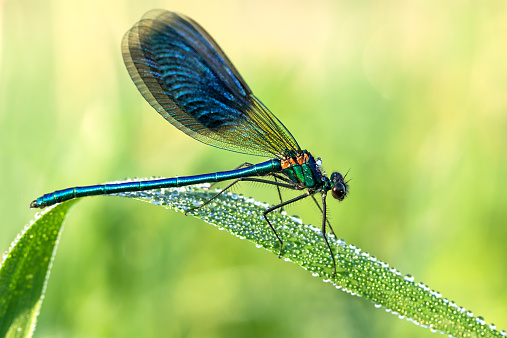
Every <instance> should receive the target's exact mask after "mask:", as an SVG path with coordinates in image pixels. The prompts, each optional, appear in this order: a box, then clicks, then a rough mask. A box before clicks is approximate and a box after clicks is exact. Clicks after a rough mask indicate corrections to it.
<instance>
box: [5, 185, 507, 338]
mask: <svg viewBox="0 0 507 338" xmlns="http://www.w3.org/2000/svg"><path fill="white" fill-rule="evenodd" d="M216 192H217V191H214V190H213V191H212V190H209V189H205V188H204V187H203V186H190V187H183V188H173V189H161V190H153V191H144V192H135V193H123V194H118V195H119V196H125V197H130V198H135V199H139V200H141V201H145V202H149V203H152V204H156V205H161V206H163V207H165V208H171V209H175V210H177V211H181V212H185V211H187V212H188V211H190V209H192V208H194V207H196V206H199V205H200V204H201V203H203V202H204V201H207V200H209V199H210V198H211V197H213V196H214V195H215V194H216ZM71 205H72V202H70V203H69V202H66V203H63V204H60V205H57V206H56V207H54V208H50V209H48V210H45V211H44V213H43V215H42V216H41V217H40V218H39V219H38V220H37V221H36V222H34V223H33V224H32V225H30V226H29V227H27V229H25V231H24V232H23V233H22V234H21V235H20V236H18V238H17V239H16V240H15V241H14V243H13V245H12V246H11V249H10V250H9V252H8V253H7V254H6V256H5V257H4V262H3V264H2V266H1V267H0V301H1V303H0V335H5V334H6V335H8V336H13V337H17V336H29V335H31V334H32V333H33V330H34V328H35V321H36V318H37V314H38V311H39V309H40V306H41V303H42V297H43V294H44V289H45V283H47V278H48V275H49V269H50V267H51V261H52V258H53V256H54V252H55V249H56V245H57V243H58V238H59V234H60V232H61V225H62V222H63V220H64V218H65V216H66V213H67V212H68V210H69V208H70V206H71ZM267 207H268V205H267V204H263V203H260V202H258V201H255V200H253V199H249V198H245V197H243V196H241V195H237V194H231V193H224V194H222V195H220V196H219V197H217V198H216V199H215V200H214V201H213V202H211V203H210V204H208V205H206V206H204V207H203V208H200V209H194V210H192V211H190V212H189V213H190V214H192V215H194V216H196V217H198V218H201V219H203V220H204V221H206V222H207V223H210V224H212V225H214V226H216V227H218V228H219V229H220V230H226V231H227V232H229V233H231V234H233V235H235V236H237V237H240V238H242V239H248V240H249V241H251V242H253V243H255V244H256V245H257V246H258V247H262V248H265V249H267V250H269V251H272V252H273V253H274V254H275V255H278V252H279V249H280V248H279V242H278V240H277V239H276V237H275V235H274V234H273V232H272V231H271V229H270V228H269V226H268V225H267V223H266V222H265V221H264V219H263V212H264V210H265V209H266V208H267ZM268 217H270V219H271V221H272V223H273V226H274V227H275V228H276V229H277V232H278V234H279V236H280V237H281V238H282V240H283V241H284V247H283V254H282V255H283V258H284V259H285V260H286V261H292V262H294V263H295V264H298V265H300V266H301V267H303V268H304V269H306V270H308V271H310V272H311V273H312V274H313V275H314V276H316V277H321V278H323V279H324V281H326V282H328V283H330V284H331V285H334V286H335V287H336V289H338V290H343V291H345V292H347V293H349V294H351V295H354V296H358V297H362V298H365V299H369V300H370V301H372V303H373V304H374V305H375V307H378V308H384V309H385V310H386V311H388V312H390V313H393V314H395V315H397V316H398V317H399V318H402V319H407V320H409V321H411V322H413V323H415V324H417V325H420V326H421V327H424V328H428V329H430V330H431V331H433V332H441V333H445V334H447V335H449V336H454V337H505V336H506V334H505V331H502V332H500V331H497V330H496V327H495V326H494V325H493V324H489V325H488V324H486V322H485V321H484V319H483V318H481V317H476V316H474V315H473V314H472V312H470V311H466V310H465V309H464V308H463V307H459V306H457V305H456V304H455V303H454V302H452V301H449V300H447V299H446V298H444V297H443V296H442V295H441V294H440V293H438V292H435V291H432V290H431V289H430V288H429V287H427V286H425V285H424V284H422V283H416V282H414V278H413V277H411V276H409V275H406V276H404V275H402V274H401V273H400V272H398V271H397V270H396V269H394V268H391V267H389V265H388V264H386V263H383V262H381V261H380V260H378V259H376V258H375V257H374V256H371V255H370V254H368V253H366V252H363V251H362V250H361V249H359V248H357V247H355V246H354V245H350V244H346V243H345V241H343V240H340V239H337V238H334V236H332V235H330V236H329V241H330V243H331V246H332V248H333V250H334V255H335V258H336V263H337V267H336V268H337V274H336V276H334V275H333V264H332V259H331V256H330V253H329V251H328V248H327V246H326V244H325V241H324V239H323V237H322V234H321V232H320V229H319V228H317V227H314V226H312V225H307V224H304V223H303V222H302V221H301V220H300V219H299V218H297V217H293V216H288V215H286V214H285V213H282V214H280V213H273V214H271V215H269V216H268ZM275 257H276V256H275Z"/></svg>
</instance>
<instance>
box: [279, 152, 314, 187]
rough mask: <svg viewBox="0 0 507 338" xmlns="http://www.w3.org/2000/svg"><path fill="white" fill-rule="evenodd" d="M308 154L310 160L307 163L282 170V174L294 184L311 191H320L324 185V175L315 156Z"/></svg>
mask: <svg viewBox="0 0 507 338" xmlns="http://www.w3.org/2000/svg"><path fill="white" fill-rule="evenodd" d="M304 152H306V151H304ZM307 154H308V155H309V158H308V160H307V161H306V162H305V163H303V164H294V165H292V166H291V167H289V168H285V169H282V172H283V173H284V174H285V175H287V177H288V178H289V179H290V180H291V181H293V182H294V183H298V184H301V185H303V186H304V187H306V188H309V189H318V188H320V187H321V186H322V185H323V184H324V182H323V177H322V173H321V171H320V169H319V167H318V165H317V163H316V162H315V159H314V158H313V156H312V155H311V154H310V153H307Z"/></svg>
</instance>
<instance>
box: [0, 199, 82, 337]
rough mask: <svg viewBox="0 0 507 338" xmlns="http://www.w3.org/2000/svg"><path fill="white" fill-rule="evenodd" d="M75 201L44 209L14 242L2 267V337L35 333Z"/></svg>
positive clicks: (0, 294) (0, 312) (0, 319)
mask: <svg viewBox="0 0 507 338" xmlns="http://www.w3.org/2000/svg"><path fill="white" fill-rule="evenodd" d="M74 202H75V201H70V202H66V203H63V204H59V205H57V206H55V207H53V208H48V209H46V210H44V211H43V212H42V213H41V215H40V217H39V218H38V219H37V220H36V221H35V222H32V223H31V224H30V225H28V226H26V227H25V229H24V230H23V232H22V233H21V234H19V235H18V237H17V238H16V239H15V240H14V242H12V244H11V247H10V249H9V250H8V252H7V253H6V254H5V255H4V256H3V260H2V264H1V265H0V337H4V336H7V337H27V336H31V335H32V334H33V331H34V330H35V325H36V321H37V315H38V314H39V310H40V307H41V305H42V300H43V298H44V291H45V289H46V283H47V280H48V278H49V272H50V270H51V263H52V260H53V257H54V254H55V252H56V247H57V245H58V239H59V237H60V233H61V230H62V223H63V220H64V219H65V216H66V215H67V212H68V211H69V209H70V207H71V206H72V205H73V204H74Z"/></svg>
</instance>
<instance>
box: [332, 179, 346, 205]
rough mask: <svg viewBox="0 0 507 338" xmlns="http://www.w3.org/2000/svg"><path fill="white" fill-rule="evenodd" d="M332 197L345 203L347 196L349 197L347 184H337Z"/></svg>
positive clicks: (334, 186)
mask: <svg viewBox="0 0 507 338" xmlns="http://www.w3.org/2000/svg"><path fill="white" fill-rule="evenodd" d="M331 195H333V197H334V198H336V199H337V200H338V201H343V199H344V198H345V196H347V188H346V187H345V184H343V183H342V182H337V183H335V184H334V185H333V187H332V188H331Z"/></svg>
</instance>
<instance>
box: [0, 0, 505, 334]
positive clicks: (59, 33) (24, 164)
mask: <svg viewBox="0 0 507 338" xmlns="http://www.w3.org/2000/svg"><path fill="white" fill-rule="evenodd" d="M152 8H164V9H168V10H173V11H178V12H181V13H185V14H186V15H188V16H190V17H192V18H194V19H195V20H196V21H198V22H199V23H201V25H203V27H205V29H206V30H208V32H209V33H210V34H211V35H212V36H213V37H214V38H215V39H216V40H217V41H218V43H219V44H220V46H221V47H222V48H223V49H224V50H225V52H226V53H227V54H228V56H229V57H230V58H231V60H232V61H233V63H234V64H235V65H236V67H237V68H238V69H239V71H240V72H241V74H242V75H243V77H244V78H245V79H246V81H247V82H248V84H249V85H250V87H251V88H252V89H253V91H254V92H255V93H256V95H257V96H258V97H259V98H260V99H261V100H262V101H263V102H264V103H265V104H266V105H267V106H268V107H269V108H270V109H271V110H272V111H273V112H274V113H275V114H276V115H277V116H278V117H279V118H280V119H281V120H282V121H283V123H284V124H285V125H286V126H287V128H289V130H290V131H291V132H292V133H293V135H294V136H295V137H296V138H297V140H298V142H299V143H300V145H301V146H303V147H305V148H307V149H309V150H310V151H312V153H313V154H314V155H315V156H320V157H322V158H323V162H324V166H325V168H327V170H328V172H330V171H334V170H340V171H342V172H346V171H347V170H349V168H350V173H349V176H348V177H351V178H352V181H351V182H350V184H351V194H350V197H348V198H347V199H346V200H345V201H344V202H342V203H340V204H338V203H336V202H335V201H334V200H330V203H329V206H330V212H329V216H330V218H331V222H332V224H333V225H334V228H335V230H336V232H337V234H338V236H339V237H341V238H343V239H345V240H346V241H347V242H348V243H353V244H355V245H357V246H359V247H360V248H362V249H363V250H365V251H368V252H369V253H371V254H372V255H375V256H376V257H378V258H379V259H381V260H383V261H386V262H388V263H389V264H391V265H392V266H394V267H396V268H398V269H399V270H400V271H401V272H402V273H410V274H412V275H414V276H415V277H416V281H422V282H424V283H426V284H428V285H429V286H430V287H431V288H432V289H435V290H437V291H440V292H442V294H443V295H444V296H445V297H448V298H449V299H452V300H454V301H455V302H456V303H457V304H458V305H461V306H465V307H466V308H467V309H470V310H472V311H473V312H474V314H475V315H481V316H484V318H485V320H486V322H488V323H491V322H493V323H495V324H496V325H497V326H498V328H499V329H506V328H507V320H506V318H507V291H506V288H505V280H506V278H507V259H506V257H507V245H506V244H505V243H506V239H507V226H506V224H507V179H506V175H507V156H506V154H507V44H506V41H507V40H506V39H507V20H506V19H505V18H506V17H507V2H505V1H481V2H479V1H422V0H418V1H382V2H374V1H313V2H311V3H310V2H307V1H284V2H282V1H271V0H270V1H267V0H262V1H255V2H253V1H233V0H229V1H225V0H224V1H213V2H207V1H188V0H187V1H161V0H148V1H142V2H141V1H121V0H116V1H97V0H88V1H69V0H53V1H36V0H32V1H27V0H16V1H8V0H4V1H0V20H1V25H0V48H1V52H0V189H1V190H0V215H1V216H2V221H1V222H2V225H1V227H0V250H2V251H3V250H6V249H7V248H8V246H9V245H10V242H11V241H12V240H13V239H14V238H15V236H16V234H18V233H19V232H20V231H21V229H22V228H23V226H24V224H26V223H28V222H29V220H30V219H32V218H33V216H34V211H32V210H29V209H28V204H29V202H30V201H31V200H32V199H34V198H36V197H38V196H40V195H41V194H43V193H46V192H50V191H53V190H55V189H60V188H65V187H69V186H75V185H86V184H95V183H101V182H105V181H108V180H114V179H123V178H126V177H135V176H139V177H147V176H151V175H156V176H165V177H167V176H174V175H180V176H181V175H193V174H201V173H205V172H212V171H219V170H226V169H231V168H234V167H236V166H237V165H239V164H240V163H243V162H245V161H250V162H255V161H259V162H260V161H262V160H263V159H262V158H255V157H248V156H244V155H240V154H235V153H231V152H227V151H222V150H219V149H215V148H213V147H209V146H206V145H203V144H201V143H199V142H197V141H194V140H192V139H191V138H189V137H187V136H186V135H184V134H183V133H181V132H178V131H177V130H176V129H175V128H173V127H172V126H171V125H169V124H168V123H167V122H165V121H164V120H163V119H162V118H161V117H160V116H159V115H158V114H156V113H155V111H154V110H153V109H152V108H151V107H150V106H149V105H148V104H147V103H146V102H145V101H144V99H143V98H142V97H141V95H140V94H139V93H138V92H137V89H136V88H135V86H134V85H133V83H132V81H131V80H130V78H129V76H128V73H127V71H126V70H125V67H124V65H123V61H122V57H121V52H120V41H121V38H122V36H123V34H124V33H125V31H127V30H128V29H129V28H130V27H131V26H132V25H133V24H134V23H135V22H136V21H137V20H139V19H140V18H141V16H142V15H143V14H144V13H145V12H146V11H148V10H150V9H152ZM235 191H236V192H242V193H244V194H246V195H248V196H254V197H255V198H256V199H259V200H263V201H269V202H275V201H276V190H273V189H269V188H263V187H259V186H255V185H251V184H243V185H241V187H239V188H237V189H236V190H235ZM286 196H290V195H289V194H286ZM288 212H289V213H291V214H298V215H300V216H302V217H303V219H304V220H305V221H307V222H311V223H314V224H318V222H319V214H318V212H317V211H316V209H315V207H314V206H313V205H312V204H311V203H309V202H302V203H297V204H296V205H294V206H292V207H290V208H289V209H288ZM36 335H37V336H38V337H69V336H73V337H92V336H95V337H107V336H117V337H120V336H121V337H129V336H131V337H138V336H146V337H149V336H151V337H160V336H171V337H234V336H242V337H258V336H263V337H288V336H292V337H334V336H340V337H402V336H404V337H407V336H410V337H427V336H429V335H430V332H429V331H428V330H424V329H421V328H418V327H417V326H415V325H413V324H411V323H409V322H407V321H403V320H398V319H397V318H396V317H395V316H393V315H391V314H388V313H386V312H385V311H384V310H381V309H380V310H379V309H375V308H374V307H373V305H372V304H371V303H370V302H368V301H366V300H364V299H360V298H357V297H352V296H350V295H348V294H345V293H343V292H337V291H336V290H335V289H334V288H333V287H332V286H331V285H327V284H323V283H322V282H321V281H319V280H318V279H316V278H313V277H312V276H311V275H310V274H309V273H306V272H304V271H302V270H301V269H300V268H298V267H297V266H295V265H293V264H288V263H285V262H283V260H279V259H277V258H276V256H275V255H273V254H272V253H270V252H267V251H264V250H259V249H257V248H255V246H254V245H252V244H251V243H249V242H246V241H241V240H239V239H237V238H233V237H231V236H229V235H228V234H226V233H225V232H220V231H217V230H216V229H214V228H213V227H211V226H209V225H207V224H205V223H203V222H201V221H199V220H197V219H194V218H191V217H185V216H184V215H182V214H179V213H175V212H173V211H165V210H164V209H162V208H160V207H156V206H153V205H148V204H144V203H140V202H137V201H133V200H127V199H121V198H110V197H95V198H86V199H83V200H82V201H81V202H80V203H78V205H77V206H76V207H75V208H74V209H73V211H72V212H71V214H70V216H69V218H68V221H67V222H66V225H65V231H64V232H63V236H62V238H61V242H60V246H59V248H58V253H57V255H56V258H55V261H54V267H53V270H52V272H51V278H50V280H49V284H48V287H47V293H46V298H45V301H44V304H43V306H42V311H41V315H40V316H39V324H38V329H37V332H36Z"/></svg>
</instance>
